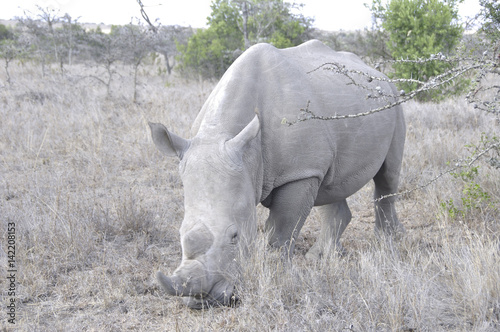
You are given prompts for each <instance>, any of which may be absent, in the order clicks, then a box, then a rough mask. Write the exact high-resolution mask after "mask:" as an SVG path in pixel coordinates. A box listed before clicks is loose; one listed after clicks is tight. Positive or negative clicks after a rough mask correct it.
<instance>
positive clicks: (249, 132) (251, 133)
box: [226, 115, 260, 152]
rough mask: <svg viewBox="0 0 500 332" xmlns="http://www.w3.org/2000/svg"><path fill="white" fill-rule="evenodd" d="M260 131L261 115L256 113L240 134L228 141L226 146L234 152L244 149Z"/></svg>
mask: <svg viewBox="0 0 500 332" xmlns="http://www.w3.org/2000/svg"><path fill="white" fill-rule="evenodd" d="M259 131H260V121H259V117H258V116H257V115H256V116H255V117H254V118H253V120H252V121H250V123H249V124H247V126H246V127H245V128H243V130H242V131H240V133H239V134H238V135H236V136H235V137H233V138H232V139H230V140H229V141H227V142H226V147H228V148H229V149H230V150H231V151H233V152H237V151H242V150H243V148H244V147H245V146H246V145H247V144H248V143H249V142H250V141H251V140H253V139H254V138H255V137H257V134H258V133H259Z"/></svg>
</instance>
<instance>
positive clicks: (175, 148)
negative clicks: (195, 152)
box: [149, 122, 191, 159]
mask: <svg viewBox="0 0 500 332" xmlns="http://www.w3.org/2000/svg"><path fill="white" fill-rule="evenodd" d="M149 128H151V136H152V137H153V142H154V143H155V145H156V147H157V148H158V150H160V151H161V152H162V153H163V154H165V155H167V156H172V157H175V156H177V157H179V159H182V158H183V157H184V153H186V151H187V150H188V149H189V146H190V145H191V141H190V140H187V139H184V138H182V137H179V136H177V135H175V134H174V133H171V132H169V131H168V129H167V128H166V127H165V126H164V125H162V124H161V123H151V122H149Z"/></svg>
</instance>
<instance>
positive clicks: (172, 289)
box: [156, 271, 184, 296]
mask: <svg viewBox="0 0 500 332" xmlns="http://www.w3.org/2000/svg"><path fill="white" fill-rule="evenodd" d="M156 277H157V278H158V281H159V282H160V285H161V286H162V287H163V289H164V290H165V291H166V292H167V293H168V294H169V295H172V296H182V295H183V292H184V288H183V287H182V285H181V283H180V282H179V280H178V278H176V277H167V276H166V275H164V274H163V273H162V272H160V271H158V273H157V274H156Z"/></svg>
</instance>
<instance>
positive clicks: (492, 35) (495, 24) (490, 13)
mask: <svg viewBox="0 0 500 332" xmlns="http://www.w3.org/2000/svg"><path fill="white" fill-rule="evenodd" d="M479 3H480V5H481V6H482V7H483V8H482V10H481V16H482V18H483V19H484V24H483V26H482V30H483V32H485V33H486V36H487V37H488V38H489V39H490V41H491V42H492V44H493V47H494V48H495V53H497V52H498V49H499V48H500V43H499V42H498V40H499V39H500V2H499V1H498V0H480V1H479Z"/></svg>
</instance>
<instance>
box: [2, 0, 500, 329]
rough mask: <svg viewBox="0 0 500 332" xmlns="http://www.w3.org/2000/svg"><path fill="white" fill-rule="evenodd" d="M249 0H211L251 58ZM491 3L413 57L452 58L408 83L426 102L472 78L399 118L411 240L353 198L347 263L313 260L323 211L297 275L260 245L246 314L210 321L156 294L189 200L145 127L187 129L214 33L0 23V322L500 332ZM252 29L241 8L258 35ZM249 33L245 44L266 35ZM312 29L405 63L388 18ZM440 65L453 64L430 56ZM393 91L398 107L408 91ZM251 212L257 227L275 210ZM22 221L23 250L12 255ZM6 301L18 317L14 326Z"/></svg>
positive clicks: (306, 235) (244, 285) (243, 291)
mask: <svg viewBox="0 0 500 332" xmlns="http://www.w3.org/2000/svg"><path fill="white" fill-rule="evenodd" d="M409 2H410V1H404V2H403V3H409ZM244 3H247V5H248V4H249V3H252V2H251V1H248V2H244V1H238V2H237V1H234V2H231V3H229V2H223V1H215V2H214V3H213V6H214V7H215V8H218V7H217V6H222V5H223V4H224V6H225V5H227V6H229V5H231V6H234V7H235V8H236V9H237V10H235V11H234V12H233V13H234V15H235V16H237V18H236V23H237V26H238V29H239V30H238V31H239V32H238V33H237V34H236V30H234V31H233V32H235V35H239V34H240V33H241V37H238V38H241V41H240V42H239V43H240V44H238V45H239V47H241V48H240V49H241V50H243V49H244V48H245V44H246V43H247V39H246V38H245V36H244V32H243V31H244V29H242V25H241V24H242V22H243V18H242V15H243V10H242V8H243V7H238V6H243V5H244ZM256 3H258V1H257V2H256ZM446 3H450V2H446ZM481 3H482V4H483V9H484V10H483V12H482V13H480V14H481V15H482V16H483V22H484V24H483V30H481V31H479V32H478V33H476V34H475V35H473V36H467V38H465V37H463V36H460V38H461V40H462V41H461V43H458V44H456V45H457V47H458V48H457V47H455V48H452V49H450V50H449V51H445V49H444V48H443V49H432V51H431V54H422V55H418V56H417V57H416V58H415V59H410V57H409V56H408V59H405V61H414V64H419V63H420V62H423V63H429V62H431V61H444V64H446V66H444V67H443V69H442V70H443V71H442V72H437V73H436V74H430V75H429V74H427V75H429V76H428V77H423V76H422V77H415V76H414V77H412V79H415V81H414V82H408V81H401V82H397V83H402V84H405V83H415V84H416V86H415V88H414V89H416V91H419V90H420V91H422V92H429V91H430V92H432V91H435V90H436V89H438V91H451V90H453V89H451V87H453V86H456V84H455V83H456V82H457V80H455V79H453V77H454V75H456V74H457V75H458V74H459V75H458V76H456V77H457V78H460V79H463V80H466V81H468V82H466V83H467V84H466V83H464V84H466V86H465V88H463V90H462V91H463V93H457V92H456V91H453V95H452V96H449V97H447V98H440V99H441V101H440V102H439V103H437V102H432V101H427V102H420V101H416V100H415V99H414V98H412V100H410V101H408V102H406V103H405V104H404V105H403V107H404V110H405V114H406V118H407V127H408V129H407V144H406V148H405V156H404V159H403V167H402V175H401V191H402V192H403V194H402V195H400V198H399V202H398V206H397V207H398V213H399V216H400V220H401V221H402V223H403V224H404V225H405V227H406V229H407V233H406V235H405V236H404V237H402V238H401V239H398V240H397V241H391V240H380V239H378V238H377V237H375V235H374V233H373V227H374V223H373V220H374V212H373V210H372V209H373V208H372V206H373V202H372V185H371V184H369V185H367V186H366V187H365V188H363V189H362V190H361V191H360V192H358V193H357V194H355V195H354V196H352V197H351V198H350V199H349V205H350V207H351V210H352V213H353V221H352V222H351V224H350V225H349V227H348V228H347V230H346V232H345V233H344V236H343V240H342V243H343V246H344V247H345V249H346V251H347V254H346V255H345V256H343V257H338V256H336V255H335V254H332V255H329V256H325V257H323V258H321V259H320V260H318V261H308V260H306V259H305V257H304V256H305V252H307V250H308V249H309V248H310V247H311V245H312V244H313V242H314V240H315V238H316V236H317V234H318V232H319V220H318V218H319V217H318V216H317V214H316V213H315V212H314V211H313V213H312V214H311V216H310V217H309V219H308V221H306V224H305V226H304V228H303V230H302V233H301V236H300V238H299V239H298V242H297V245H296V252H295V257H294V259H293V263H292V264H291V265H290V264H285V263H283V262H282V261H281V259H280V258H279V256H278V254H277V253H276V252H275V251H273V250H270V249H269V248H267V247H266V244H265V235H264V234H262V233H261V232H259V236H258V240H257V244H256V250H255V252H254V253H253V254H252V255H251V256H250V257H247V258H244V259H243V261H242V279H241V282H240V283H239V284H238V285H237V291H238V294H239V295H240V297H241V302H240V303H239V305H238V306H237V307H236V308H207V309H206V310H202V311H193V310H190V309H188V308H186V307H185V306H184V305H183V304H182V302H181V301H180V300H179V299H177V298H172V297H167V296H165V294H164V292H163V291H162V290H161V289H160V288H159V285H158V283H157V282H156V280H155V272H156V271H157V270H160V269H161V270H163V271H165V272H167V273H168V272H170V271H173V269H175V268H176V267H177V265H178V263H179V261H180V241H179V235H178V229H179V227H180V223H181V221H182V217H183V192H182V183H181V181H180V178H179V175H178V172H177V161H176V160H175V159H166V158H165V157H163V156H162V155H161V154H160V153H158V152H157V150H156V148H155V147H154V145H153V143H152V142H151V138H150V136H149V131H148V127H147V122H148V121H154V122H162V123H165V124H166V125H167V126H169V128H172V129H173V130H174V131H175V132H177V133H179V134H180V135H182V136H184V137H190V136H191V134H192V133H191V132H190V125H191V123H192V122H193V120H194V118H195V117H196V115H197V113H198V111H199V110H200V108H201V106H202V104H203V103H204V101H205V100H206V98H207V97H208V95H209V93H210V92H211V90H212V89H213V87H214V86H215V84H216V82H217V79H216V76H213V77H212V78H211V79H208V78H209V77H210V76H211V75H208V76H207V75H205V74H204V73H203V72H197V71H196V68H193V67H191V69H189V70H190V71H191V73H188V72H187V71H188V69H187V68H184V67H183V66H186V64H185V63H184V62H183V61H184V60H185V58H183V56H185V53H182V52H185V50H186V47H187V45H189V42H192V40H193V39H192V38H194V36H196V35H198V34H204V33H205V32H195V31H192V30H191V29H189V28H182V27H160V28H159V30H158V33H156V34H154V33H152V32H150V31H148V30H147V29H146V28H145V27H141V26H140V25H134V24H131V25H127V26H122V27H113V28H112V30H111V32H110V33H104V32H102V31H99V30H93V31H87V30H85V29H83V27H82V26H81V25H80V24H79V23H78V22H75V21H74V20H73V19H71V18H70V17H69V16H63V17H60V16H59V15H58V14H57V13H54V12H51V11H49V10H45V9H42V8H40V12H39V13H36V14H33V15H31V16H27V17H24V18H22V19H21V20H20V22H19V24H18V25H17V26H16V27H13V28H0V38H1V49H0V55H1V58H2V59H3V61H4V70H2V71H1V72H0V218H1V219H0V225H1V226H0V227H1V234H2V249H1V250H0V271H1V275H2V276H6V275H8V273H7V271H8V270H9V267H8V266H9V265H8V264H9V262H10V261H11V260H12V259H14V261H15V267H16V270H17V273H16V280H15V296H12V295H10V294H9V287H10V286H9V282H8V281H9V280H7V279H5V278H4V277H2V281H1V282H0V287H1V288H0V293H1V294H2V297H1V299H2V313H1V314H0V315H1V316H0V317H2V320H1V323H0V324H1V325H0V326H1V329H2V330H6V331H9V330H20V331H48V330H50V331H54V330H55V331H59V330H60V331H102V330H111V331H113V330H117V331H118V330H120V331H121V330H126V329H129V330H139V331H156V330H158V331H160V330H161V331H165V330H166V331H233V330H240V331H255V330H266V331H267V330H272V331H342V330H344V331H397V330H400V331H424V330H430V331H497V330H498V329H500V282H499V280H500V222H499V221H500V207H499V202H500V172H499V167H500V162H499V159H500V155H499V152H498V151H499V150H498V146H499V145H498V135H499V130H498V128H499V126H500V121H499V113H498V112H499V111H498V109H499V108H498V93H499V87H498V86H499V77H498V74H499V71H498V68H497V67H496V63H497V55H498V37H497V36H498V31H499V29H498V27H499V23H500V21H498V17H497V15H496V14H497V11H496V10H495V8H496V7H495V6H496V4H495V2H494V1H481ZM390 8H391V7H390V6H388V7H386V8H382V9H380V8H379V9H380V10H382V11H385V10H390ZM247 10H248V9H247ZM212 18H213V19H214V20H215V16H214V17H212ZM252 20H255V21H252ZM257 21H258V19H257V18H252V19H251V15H248V17H247V24H248V27H254V25H252V24H254V23H252V24H250V23H249V22H257ZM306 21H307V20H306ZM256 25H257V23H255V26H256ZM292 25H293V24H292ZM299 25H300V24H299ZM248 27H247V34H248V43H250V44H252V43H254V42H256V41H257V40H256V39H252V38H254V37H252V36H256V34H255V33H254V32H251V31H254V30H252V29H253V28H248ZM308 29H309V28H308ZM207 30H208V29H207ZM292 30H293V29H292ZM204 31H206V30H204ZM311 33H312V36H316V37H320V38H322V39H323V40H324V41H325V42H327V43H329V44H330V45H334V46H335V48H337V49H344V50H354V51H356V52H357V53H358V54H360V55H361V56H362V57H363V58H364V59H365V60H367V61H372V63H373V64H374V65H375V64H376V63H379V64H380V65H379V68H380V69H381V70H382V69H383V70H386V71H388V72H391V71H392V72H397V67H395V66H394V65H393V64H394V63H393V60H395V59H397V58H398V57H399V55H397V56H396V55H393V54H392V51H391V45H393V43H394V41H390V40H391V39H390V31H388V27H387V26H386V27H384V26H383V24H382V25H381V26H379V28H377V29H374V30H370V31H364V32H360V31H358V32H339V33H326V32H318V31H312V32H311ZM407 34H408V32H407ZM215 35H217V33H216V34H215ZM262 36H265V37H262V38H268V39H265V40H266V41H273V38H274V37H273V34H263V35H262ZM274 36H275V38H276V39H277V40H282V39H280V38H281V37H280V38H278V37H276V35H274ZM350 40H352V41H353V42H352V43H351V42H350ZM354 41H355V42H354ZM297 42H298V41H297ZM376 45H379V46H376ZM462 45H465V46H462ZM285 46H289V45H288V44H287V45H285ZM371 50H375V51H377V52H375V51H373V52H372V51H371ZM153 51H154V52H153ZM233 51H234V50H231V54H232V52H233ZM439 52H441V54H442V55H444V56H445V59H437V58H436V55H437V54H438V53H439ZM465 52H467V53H465ZM433 54H434V58H432V57H431V56H432V55H433ZM403 57H405V56H403ZM405 58H406V57H405ZM459 58H460V59H461V60H459ZM384 59H385V60H389V62H383V61H382V60H384ZM450 59H454V60H450ZM218 61H219V60H218ZM219 63H220V61H219ZM227 64H228V63H227ZM227 64H224V65H227ZM207 68H208V67H207ZM220 68H222V67H220ZM418 68H420V67H418ZM434 68H441V67H439V66H435V67H434ZM468 68H469V69H468ZM466 69H467V70H466ZM447 72H448V73H449V74H450V75H449V76H446V77H445V76H440V75H442V74H446V73H447ZM188 74H189V75H188ZM329 74H332V75H335V74H338V73H336V72H335V71H333V70H332V71H331V72H330V73H329ZM193 77H194V78H195V79H193ZM433 77H434V78H435V77H438V78H440V79H439V81H436V80H435V79H434V80H433ZM401 78H404V77H395V79H401ZM448 78H452V79H450V80H448ZM462 83H463V81H460V84H462ZM401 89H406V91H405V94H404V95H402V96H401V98H403V99H404V98H406V97H410V96H411V95H412V91H415V90H412V89H410V88H407V87H406V88H405V87H401ZM431 96H432V94H431ZM425 100H429V99H428V98H426V99H425ZM367 111H369V110H367ZM297 113H298V114H299V110H297ZM311 121H317V120H311ZM334 121H342V120H334ZM420 187H422V188H420ZM415 188H419V189H417V190H414V189H415ZM258 209H259V210H258V211H259V215H260V217H259V229H262V228H263V222H264V220H265V218H266V213H267V212H266V209H264V208H262V207H260V206H259V207H258ZM12 224H13V225H15V227H14V229H15V231H14V235H15V257H12V255H10V254H9V252H8V249H7V246H6V245H4V244H7V243H9V240H10V239H11V238H12V232H11V231H9V229H10V228H12V227H11V226H10V225H12ZM11 298H15V299H16V319H15V324H11V323H9V322H8V318H9V316H8V315H7V314H8V309H7V301H10V299H11Z"/></svg>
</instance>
